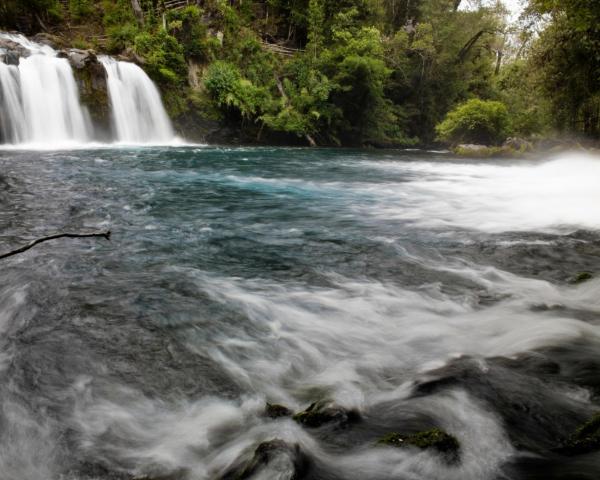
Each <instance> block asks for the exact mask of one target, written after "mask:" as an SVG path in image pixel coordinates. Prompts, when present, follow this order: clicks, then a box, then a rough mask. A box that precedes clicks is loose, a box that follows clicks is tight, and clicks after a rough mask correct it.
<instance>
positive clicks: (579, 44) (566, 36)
mask: <svg viewBox="0 0 600 480" xmlns="http://www.w3.org/2000/svg"><path fill="white" fill-rule="evenodd" d="M529 12H530V13H532V14H547V16H548V17H549V18H548V20H549V21H548V22H547V24H546V28H545V29H544V30H543V31H542V33H541V34H540V36H539V39H538V40H537V41H536V42H535V43H534V45H533V48H532V51H531V52H530V55H529V68H530V69H531V70H532V71H537V72H538V83H537V90H538V92H539V93H540V94H541V95H542V96H543V97H544V98H546V99H547V100H548V102H549V104H550V109H551V113H552V119H553V126H554V127H556V128H558V129H560V130H567V131H571V132H580V133H583V134H586V135H588V136H591V137H595V138H598V137H600V9H599V8H598V5H597V2H586V1H582V0H564V1H560V2H559V1H556V0H531V1H530V5H529Z"/></svg>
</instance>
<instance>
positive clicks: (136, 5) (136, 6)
mask: <svg viewBox="0 0 600 480" xmlns="http://www.w3.org/2000/svg"><path fill="white" fill-rule="evenodd" d="M131 8H133V14H134V15H135V18H136V19H137V22H138V24H139V25H140V27H143V26H144V12H143V10H142V7H140V2H139V1H138V0H131Z"/></svg>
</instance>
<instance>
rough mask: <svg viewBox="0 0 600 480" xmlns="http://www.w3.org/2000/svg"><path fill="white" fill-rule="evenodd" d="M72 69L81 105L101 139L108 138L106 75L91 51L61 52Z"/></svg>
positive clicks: (108, 116) (71, 50)
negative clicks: (83, 106)
mask: <svg viewBox="0 0 600 480" xmlns="http://www.w3.org/2000/svg"><path fill="white" fill-rule="evenodd" d="M61 53H62V54H63V55H66V58H68V60H69V63H70V64H71V66H72V67H73V74H74V76H75V80H76V81H77V86H78V87H79V96H80V99H81V103H82V104H83V105H85V106H86V107H87V109H88V112H89V114H90V117H91V118H92V121H93V122H94V126H95V127H96V128H95V130H96V131H97V132H100V136H101V137H104V138H101V139H103V140H104V139H108V138H109V136H110V123H111V122H110V100H109V97H108V85H107V74H106V70H105V69H104V66H103V65H102V64H101V63H100V61H98V57H97V56H96V53H95V52H94V51H93V50H79V49H75V48H73V49H70V50H67V51H63V52H61Z"/></svg>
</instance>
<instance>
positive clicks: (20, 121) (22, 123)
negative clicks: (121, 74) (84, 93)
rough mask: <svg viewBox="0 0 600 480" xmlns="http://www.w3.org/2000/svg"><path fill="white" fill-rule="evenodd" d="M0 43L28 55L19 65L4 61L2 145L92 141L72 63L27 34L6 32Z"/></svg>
mask: <svg viewBox="0 0 600 480" xmlns="http://www.w3.org/2000/svg"><path fill="white" fill-rule="evenodd" d="M0 39H4V40H9V41H12V42H15V43H17V44H19V45H21V46H22V47H24V48H25V49H26V50H27V51H28V52H29V56H28V57H27V58H21V59H20V61H19V65H18V66H10V65H5V64H4V63H0V105H1V107H2V114H1V116H0V117H1V118H0V121H1V123H2V127H1V129H0V133H1V134H2V138H1V139H0V141H2V142H4V143H9V144H22V143H26V144H36V145H47V146H59V145H64V144H69V143H84V142H88V141H89V140H90V137H91V135H90V132H91V127H90V124H89V120H88V119H87V117H86V115H85V113H84V110H83V108H82V107H81V105H80V103H79V92H78V89H77V84H76V83H75V78H74V77H73V72H72V70H71V66H70V65H69V62H68V60H66V59H64V58H58V56H57V52H56V51H55V50H53V49H52V48H50V47H48V46H43V45H39V44H36V43H33V42H31V41H29V40H27V39H26V38H25V37H23V36H22V35H11V34H4V33H2V34H0Z"/></svg>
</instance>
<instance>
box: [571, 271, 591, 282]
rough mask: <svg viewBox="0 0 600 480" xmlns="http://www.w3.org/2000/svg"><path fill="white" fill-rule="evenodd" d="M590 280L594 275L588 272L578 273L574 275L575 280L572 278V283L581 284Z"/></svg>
mask: <svg viewBox="0 0 600 480" xmlns="http://www.w3.org/2000/svg"><path fill="white" fill-rule="evenodd" d="M592 278H594V275H592V274H591V273H590V272H579V273H578V274H577V275H575V278H573V280H572V283H583V282H587V281H588V280H591V279H592Z"/></svg>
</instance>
